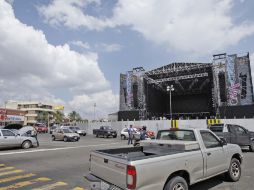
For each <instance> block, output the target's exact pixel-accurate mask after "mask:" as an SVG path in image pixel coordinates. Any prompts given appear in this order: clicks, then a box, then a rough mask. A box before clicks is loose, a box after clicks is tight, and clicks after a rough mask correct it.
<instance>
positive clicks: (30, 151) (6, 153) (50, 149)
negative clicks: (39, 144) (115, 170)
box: [0, 142, 119, 156]
mask: <svg viewBox="0 0 254 190" xmlns="http://www.w3.org/2000/svg"><path fill="white" fill-rule="evenodd" d="M115 144H117V145H118V144H119V142H117V143H107V144H96V145H86V146H70V147H61V148H49V149H37V150H29V151H22V152H21V151H19V152H5V153H0V156H5V155H12V154H26V153H34V152H46V151H56V150H67V149H77V148H89V147H96V146H105V145H115Z"/></svg>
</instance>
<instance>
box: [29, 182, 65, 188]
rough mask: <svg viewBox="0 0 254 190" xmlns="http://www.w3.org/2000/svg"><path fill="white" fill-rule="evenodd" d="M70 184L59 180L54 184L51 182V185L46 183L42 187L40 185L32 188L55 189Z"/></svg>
mask: <svg viewBox="0 0 254 190" xmlns="http://www.w3.org/2000/svg"><path fill="white" fill-rule="evenodd" d="M66 185H68V184H67V183H65V182H62V181H59V182H56V183H53V184H49V185H44V186H42V187H38V188H34V189H32V190H51V189H55V188H56V187H60V186H66Z"/></svg>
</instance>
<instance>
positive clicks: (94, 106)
mask: <svg viewBox="0 0 254 190" xmlns="http://www.w3.org/2000/svg"><path fill="white" fill-rule="evenodd" d="M95 108H96V103H94V105H93V120H94V121H95Z"/></svg>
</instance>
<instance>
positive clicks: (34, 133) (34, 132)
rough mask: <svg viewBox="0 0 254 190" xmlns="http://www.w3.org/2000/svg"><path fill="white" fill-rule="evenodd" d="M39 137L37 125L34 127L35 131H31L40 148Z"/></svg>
mask: <svg viewBox="0 0 254 190" xmlns="http://www.w3.org/2000/svg"><path fill="white" fill-rule="evenodd" d="M37 135H38V132H37V130H36V128H35V125H34V126H33V130H32V131H31V137H34V138H35V139H36V142H37V147H38V146H40V144H39V141H38V137H37Z"/></svg>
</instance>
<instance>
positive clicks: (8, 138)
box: [0, 129, 37, 149]
mask: <svg viewBox="0 0 254 190" xmlns="http://www.w3.org/2000/svg"><path fill="white" fill-rule="evenodd" d="M17 131H18V130H17ZM23 132H24V133H20V134H18V133H14V132H13V131H11V130H9V129H0V148H11V147H21V148H24V149H28V148H31V147H36V146H37V141H36V139H35V138H34V137H30V136H27V135H26V131H23Z"/></svg>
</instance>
